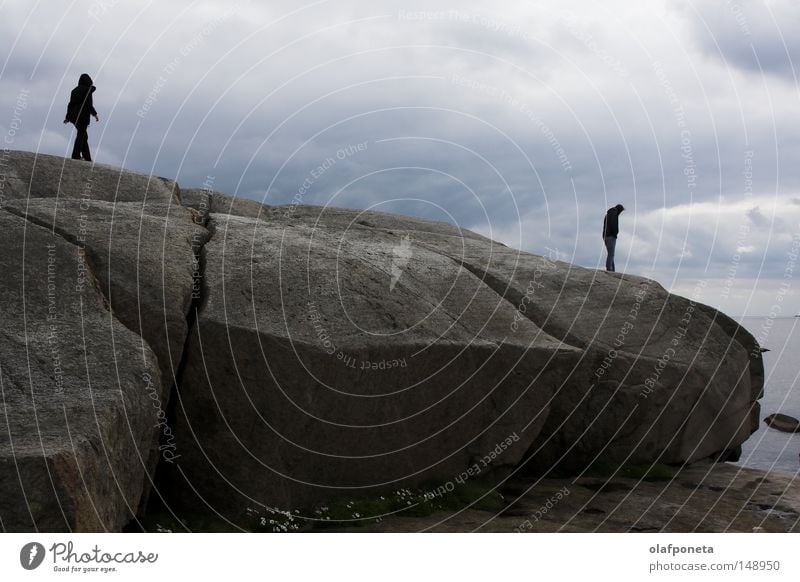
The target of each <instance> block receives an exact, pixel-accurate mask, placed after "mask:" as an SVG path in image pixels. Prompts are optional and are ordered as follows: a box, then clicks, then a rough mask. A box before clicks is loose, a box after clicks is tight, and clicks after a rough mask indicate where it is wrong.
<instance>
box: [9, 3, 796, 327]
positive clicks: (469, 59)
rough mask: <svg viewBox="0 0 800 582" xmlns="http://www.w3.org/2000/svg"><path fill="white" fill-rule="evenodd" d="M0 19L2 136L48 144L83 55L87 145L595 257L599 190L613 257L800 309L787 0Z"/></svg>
mask: <svg viewBox="0 0 800 582" xmlns="http://www.w3.org/2000/svg"><path fill="white" fill-rule="evenodd" d="M0 13H1V14H0V66H2V68H1V69H0V133H1V134H2V136H3V139H4V142H5V143H4V147H11V148H14V149H24V150H32V151H40V152H44V153H48V154H56V155H69V153H70V152H71V147H72V144H71V140H72V138H73V135H72V134H71V133H70V128H71V126H66V125H63V124H62V120H63V118H64V111H65V109H66V102H67V100H68V97H69V92H70V90H71V89H72V88H73V87H74V86H75V84H76V83H77V79H78V76H79V75H80V74H81V73H83V72H87V73H89V74H90V75H91V76H92V77H93V79H94V81H95V85H96V86H97V92H96V93H95V107H96V109H97V110H98V113H99V114H100V123H99V124H93V125H92V126H91V127H90V131H89V134H90V144H91V146H92V148H93V151H94V156H95V159H96V160H97V161H99V162H103V163H109V164H114V165H121V166H124V167H126V168H130V169H135V170H140V171H145V172H152V173H155V174H157V175H162V176H167V177H173V178H176V179H177V180H178V181H179V182H180V184H181V185H182V186H183V187H190V186H197V187H199V186H201V185H202V184H203V183H204V182H206V183H213V186H214V188H215V189H217V190H221V191H223V192H228V193H231V194H235V195H238V196H244V197H249V198H253V199H256V200H259V201H264V202H266V203H269V204H285V203H289V202H291V201H292V200H293V199H297V200H298V201H301V202H303V203H308V204H330V205H334V206H344V207H352V208H375V209H378V210H387V211H397V212H404V213H407V214H415V215H420V216H426V217H431V218H436V219H440V220H447V221H450V222H453V223H456V224H458V225H460V226H462V227H464V228H469V229H472V230H475V231H478V232H480V233H483V234H486V235H487V236H490V237H492V238H494V239H496V240H500V241H502V242H504V243H506V244H508V245H510V246H513V247H516V248H521V249H523V250H526V251H530V252H534V253H539V254H546V253H548V251H547V249H548V248H549V249H555V250H557V251H558V253H559V257H560V258H561V259H563V260H567V261H571V262H574V263H576V264H579V265H583V266H586V267H592V268H595V267H600V266H602V265H603V264H604V260H605V258H604V249H603V245H602V241H601V232H600V231H601V227H602V218H603V215H604V213H605V211H606V209H607V208H608V207H610V206H613V205H614V204H617V203H618V202H621V203H622V204H624V205H625V206H626V208H627V210H626V212H625V213H624V214H623V215H622V217H621V234H620V238H619V242H618V246H617V252H618V257H617V268H618V270H625V271H627V272H630V273H635V274H639V275H645V276H649V277H652V278H655V279H656V280H658V281H659V282H660V283H661V284H663V285H664V286H665V287H667V288H668V289H672V290H674V291H675V292H678V293H681V294H683V295H686V296H690V297H692V296H694V297H695V298H696V299H698V300H699V301H702V302H704V303H708V304H711V305H714V306H716V307H719V308H722V309H723V310H724V311H726V312H727V313H729V314H731V315H739V314H750V315H766V314H769V313H770V312H771V311H772V312H773V314H775V315H781V316H785V315H793V314H794V313H797V312H800V291H799V290H798V287H800V281H799V280H798V279H799V278H800V259H798V258H797V257H796V256H795V255H796V252H797V251H798V250H799V249H800V164H799V163H798V159H800V119H799V118H798V113H800V102H798V96H799V95H800V93H799V92H798V83H797V74H798V73H800V58H798V57H800V7H798V5H797V4H796V3H795V2H791V1H789V0H691V1H682V0H663V1H662V0H653V1H650V0H643V1H637V2H631V1H630V0H598V1H589V0H582V1H574V0H559V1H558V2H553V1H551V2H541V3H539V2H529V1H513V0H503V1H502V2H494V3H487V2H485V1H484V2H478V1H474V2H473V1H469V0H457V1H456V0H453V1H452V2H449V1H441V2H438V1H435V0H434V1H431V0H425V1H422V0H420V1H389V0H370V1H367V0H359V1H349V0H330V1H324V0H319V1H316V2H306V1H305V0H292V1H285V2H284V1H271V0H270V1H266V2H256V1H247V0H231V1H210V0H206V1H196V2H192V1H188V0H187V1H183V2H180V1H172V0H170V2H158V3H156V2H146V1H138V0H137V1H133V0H97V1H94V2H93V1H80V0H74V1H72V2H67V1H56V0H42V1H38V2H37V1H35V0H11V1H8V0H7V1H5V2H3V1H2V0H0ZM796 64H797V65H798V68H797V70H795V65H796ZM359 144H360V145H359ZM550 252H552V251H550ZM701 281H702V282H705V287H698V282H701ZM695 289H698V292H696V293H695Z"/></svg>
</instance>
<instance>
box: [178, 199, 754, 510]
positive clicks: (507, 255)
mask: <svg viewBox="0 0 800 582" xmlns="http://www.w3.org/2000/svg"><path fill="white" fill-rule="evenodd" d="M209 216H210V219H211V225H212V226H211V228H212V230H214V232H215V235H214V238H213V240H212V241H211V243H209V244H208V245H206V247H205V248H204V256H205V263H206V272H205V284H206V287H205V290H204V304H203V306H202V309H201V310H200V315H199V318H198V325H197V327H196V329H195V330H194V332H193V334H192V337H191V340H190V348H189V354H188V359H187V362H188V363H189V365H188V366H187V374H186V376H185V377H184V382H183V383H182V384H181V390H180V396H181V403H182V414H181V415H180V417H179V420H178V433H179V437H178V438H179V441H180V443H181V447H180V448H181V451H182V454H183V455H184V457H183V459H182V462H183V464H181V469H182V471H183V473H184V475H187V476H189V480H190V481H191V483H192V486H193V487H196V488H197V491H198V492H199V494H200V496H201V497H202V498H203V500H204V501H205V502H206V503H209V504H210V505H212V506H213V507H214V508H215V509H217V510H220V511H223V512H226V513H227V514H230V512H232V511H233V510H234V508H239V509H241V508H242V507H246V506H248V505H258V504H260V503H264V504H271V505H279V506H290V507H291V506H297V505H300V506H303V505H307V504H309V503H311V502H313V501H315V500H317V501H318V500H320V499H322V498H325V497H332V496H335V495H337V494H342V493H347V494H352V493H353V492H354V491H358V490H362V491H367V490H369V488H370V487H379V486H384V487H386V486H391V485H392V484H398V483H403V484H406V485H414V484H419V483H420V482H422V481H425V480H432V481H435V480H448V479H452V478H453V476H455V475H458V474H459V473H460V472H461V471H463V470H464V469H465V468H466V467H469V466H471V464H472V463H474V462H475V459H476V457H479V456H480V452H481V451H484V454H485V451H488V450H490V449H491V448H492V443H496V442H498V441H501V440H502V439H503V438H504V437H505V436H506V435H507V434H509V433H513V432H516V433H518V434H521V433H520V430H522V429H523V428H524V429H525V430H524V433H525V434H524V440H523V441H522V443H523V444H524V445H525V446H526V448H527V445H528V444H530V445H531V446H530V447H529V455H530V457H529V458H528V459H527V461H526V463H527V466H528V468H530V469H531V470H533V471H534V472H547V471H549V470H551V469H553V468H558V469H561V470H567V471H576V470H579V469H582V468H585V467H586V466H588V465H590V464H592V463H600V464H604V463H605V464H614V465H618V464H620V463H625V462H632V463H648V462H654V461H659V462H666V463H683V462H691V461H695V460H698V459H702V458H705V457H709V456H714V455H719V454H722V453H724V452H725V451H728V450H733V449H735V448H736V447H737V446H738V445H739V444H740V443H741V442H742V441H744V440H745V439H746V438H747V437H748V436H749V435H750V433H751V432H752V431H753V430H754V429H755V428H756V418H757V410H758V405H757V403H756V400H757V398H758V397H760V394H761V390H762V386H763V372H761V373H760V375H759V371H760V370H761V362H760V352H758V350H754V351H752V350H750V349H749V348H750V347H751V344H752V345H754V340H752V337H751V336H749V334H746V332H744V331H743V330H742V329H741V328H739V327H738V326H736V327H731V325H730V323H731V322H730V320H728V319H727V318H724V317H723V316H721V314H718V313H717V312H716V311H714V310H711V309H710V308H706V307H705V306H702V305H701V304H699V303H694V302H692V301H689V300H688V299H684V298H681V297H677V296H674V295H670V294H669V293H667V292H666V291H665V290H664V289H663V288H662V287H661V286H660V285H658V284H657V283H655V282H653V281H649V280H646V279H642V278H638V277H633V276H621V275H618V274H608V273H605V272H597V271H592V270H588V269H583V268H579V267H575V266H573V265H569V264H567V263H563V262H557V261H550V260H548V259H546V258H543V257H537V256H534V255H530V254H527V253H522V252H519V251H515V250H512V249H509V248H507V247H505V246H503V245H500V244H497V243H494V242H492V241H490V240H488V239H486V238H484V237H481V236H479V235H475V234H473V233H465V232H462V231H459V230H458V229H457V228H456V227H453V226H450V225H443V224H441V223H435V222H431V221H423V220H417V219H412V218H409V217H398V216H393V215H386V214H381V213H374V212H360V211H350V210H342V209H328V208H326V209H321V208H314V207H304V206H284V207H265V208H263V209H260V210H259V213H258V220H254V219H252V218H249V219H248V218H244V217H234V216H231V215H228V214H225V215H219V214H214V213H211V214H210V215H209ZM717 320H719V322H718V321H717ZM734 325H735V324H734ZM748 342H750V343H748ZM495 346H498V347H497V349H496V351H495ZM490 356H491V357H490ZM375 362H378V363H380V362H386V363H387V364H386V369H380V368H378V369H377V370H375V369H373V365H372V363H375ZM390 362H402V363H403V365H402V367H396V368H395V367H392V366H391V364H390ZM529 384H530V385H529ZM486 394H491V398H492V399H496V398H498V397H499V396H500V395H504V400H502V401H501V402H500V403H499V405H497V404H493V405H492V406H486V405H484V406H482V407H481V406H478V407H476V405H477V403H478V402H479V401H480V399H481V397H482V396H485V395H486ZM523 394H524V399H522V398H523ZM518 399H519V400H518ZM209 411H210V412H209ZM464 415H466V416H464ZM500 417H502V419H503V422H500V423H497V422H496V419H498V418H500ZM531 419H535V422H533V423H530V424H529V422H530V420H531ZM454 423H455V424H454ZM459 423H460V424H459ZM482 430H483V431H485V432H484V434H483V435H482V440H481V441H479V442H480V444H479V445H478V446H475V444H474V443H472V442H471V439H472V438H473V437H474V436H475V435H477V434H478V433H479V432H481V431H482ZM189 435H191V437H189ZM531 439H532V440H531ZM519 460H520V456H519V451H518V450H516V451H514V454H510V455H505V456H504V458H502V459H498V462H497V463H496V464H503V463H509V464H516V463H517V462H518V461H519ZM233 492H235V494H234V493H233Z"/></svg>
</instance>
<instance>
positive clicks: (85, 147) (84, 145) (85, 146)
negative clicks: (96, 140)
mask: <svg viewBox="0 0 800 582" xmlns="http://www.w3.org/2000/svg"><path fill="white" fill-rule="evenodd" d="M88 128H89V126H88V125H84V126H82V127H81V128H80V130H79V131H80V132H81V133H82V134H83V135H82V137H83V140H82V141H81V155H82V156H83V159H84V160H86V161H87V162H91V161H92V154H91V153H90V152H89V131H88Z"/></svg>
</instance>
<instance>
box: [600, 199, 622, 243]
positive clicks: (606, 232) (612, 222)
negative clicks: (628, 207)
mask: <svg viewBox="0 0 800 582" xmlns="http://www.w3.org/2000/svg"><path fill="white" fill-rule="evenodd" d="M622 210H623V209H622V208H621V205H620V204H617V205H616V206H614V207H613V208H609V209H608V212H606V217H605V218H604V219H603V238H604V239H605V238H606V237H609V236H613V237H614V238H617V235H618V234H619V213H620V212H621V211H622Z"/></svg>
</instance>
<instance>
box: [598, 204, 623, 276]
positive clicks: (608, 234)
mask: <svg viewBox="0 0 800 582" xmlns="http://www.w3.org/2000/svg"><path fill="white" fill-rule="evenodd" d="M623 210H625V207H624V206H623V205H622V204H617V205H616V206H614V207H612V208H609V209H608V212H606V217H605V218H604V219H603V241H604V242H605V243H606V251H607V252H608V257H607V258H606V271H610V272H612V273H613V272H614V271H615V270H616V269H615V268H614V249H616V247H617V235H618V234H619V215H620V214H622V211H623Z"/></svg>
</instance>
